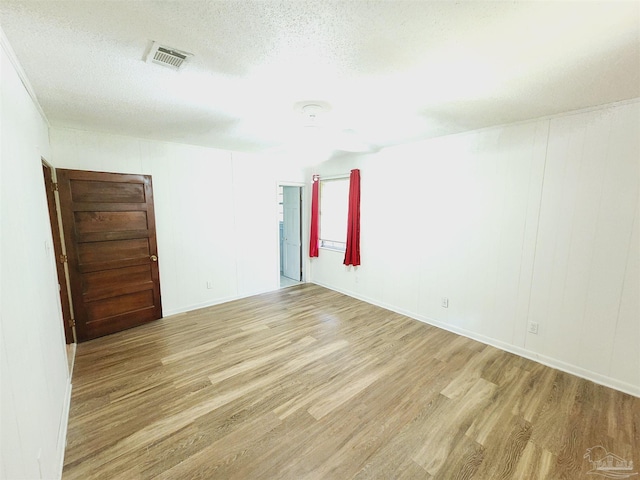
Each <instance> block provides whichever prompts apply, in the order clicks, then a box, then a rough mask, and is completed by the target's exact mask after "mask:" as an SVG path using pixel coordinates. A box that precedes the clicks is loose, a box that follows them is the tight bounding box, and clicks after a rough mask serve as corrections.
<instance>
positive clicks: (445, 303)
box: [440, 297, 449, 308]
mask: <svg viewBox="0 0 640 480" xmlns="http://www.w3.org/2000/svg"><path fill="white" fill-rule="evenodd" d="M440 305H442V308H449V299H448V298H447V297H442V302H440Z"/></svg>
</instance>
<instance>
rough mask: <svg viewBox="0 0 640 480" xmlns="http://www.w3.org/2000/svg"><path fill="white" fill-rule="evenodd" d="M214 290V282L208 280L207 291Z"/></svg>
mask: <svg viewBox="0 0 640 480" xmlns="http://www.w3.org/2000/svg"><path fill="white" fill-rule="evenodd" d="M212 288H213V282H212V281H211V280H207V289H208V290H211V289H212Z"/></svg>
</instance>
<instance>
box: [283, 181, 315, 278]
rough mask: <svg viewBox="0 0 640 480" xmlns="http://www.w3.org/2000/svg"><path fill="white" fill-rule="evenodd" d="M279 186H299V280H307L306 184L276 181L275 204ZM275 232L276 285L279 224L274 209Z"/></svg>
mask: <svg viewBox="0 0 640 480" xmlns="http://www.w3.org/2000/svg"><path fill="white" fill-rule="evenodd" d="M280 187H299V188H300V230H301V232H300V250H301V251H300V254H301V256H302V258H301V260H300V268H301V269H302V275H301V277H302V278H301V280H300V282H302V283H305V282H307V278H308V277H307V272H308V271H309V270H308V265H309V258H308V256H307V255H305V245H306V244H307V243H308V242H309V234H308V230H309V229H308V220H307V219H308V216H307V188H306V187H307V185H306V184H305V183H304V182H288V181H278V182H277V183H276V188H275V198H276V206H277V205H278V190H279V189H280ZM275 220H276V221H275V222H274V223H275V233H276V239H277V240H278V241H277V242H276V245H277V246H278V247H277V250H278V262H277V265H276V274H277V283H276V285H278V286H279V285H280V225H279V219H278V210H277V209H276V216H275Z"/></svg>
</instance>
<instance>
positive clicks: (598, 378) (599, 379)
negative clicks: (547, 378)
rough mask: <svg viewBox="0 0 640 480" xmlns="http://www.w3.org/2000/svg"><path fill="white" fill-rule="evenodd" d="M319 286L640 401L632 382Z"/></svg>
mask: <svg viewBox="0 0 640 480" xmlns="http://www.w3.org/2000/svg"><path fill="white" fill-rule="evenodd" d="M311 283H314V284H316V285H320V286H321V287H324V288H328V289H329V290H333V291H335V292H338V293H342V294H344V295H347V296H349V297H352V298H356V299H358V300H361V301H363V302H366V303H370V304H371V305H375V306H377V307H381V308H384V309H386V310H389V311H392V312H394V313H399V314H401V315H405V316H407V317H409V318H413V319H414V320H418V321H420V322H423V323H426V324H429V325H432V326H434V327H438V328H442V329H443V330H447V331H449V332H451V333H455V334H457V335H462V336H463V337H467V338H470V339H472V340H476V341H478V342H480V343H484V344H485V345H490V346H492V347H495V348H499V349H500V350H504V351H505V352H509V353H513V354H515V355H518V356H520V357H524V358H527V359H529V360H533V361H534V362H537V363H540V364H542V365H546V366H547V367H551V368H555V369H557V370H560V371H563V372H565V373H570V374H571V375H575V376H577V377H580V378H584V379H586V380H590V381H592V382H595V383H597V384H599V385H604V386H605V387H609V388H613V389H615V390H619V391H621V392H623V393H628V394H629V395H633V396H634V397H639V398H640V387H638V386H636V385H632V384H630V383H626V382H622V381H620V380H616V379H615V378H611V377H608V376H606V375H602V374H600V373H596V372H592V371H590V370H586V369H584V368H581V367H578V366H577V365H573V364H570V363H565V362H563V361H561V360H557V359H555V358H552V357H547V356H545V355H540V354H538V353H536V352H533V351H531V350H527V349H526V348H522V347H518V346H516V345H512V344H509V343H506V342H502V341H500V340H496V339H494V338H491V337H485V336H484V335H480V334H478V333H475V332H471V331H469V330H466V329H464V328H459V327H456V326H453V325H449V324H447V323H444V322H440V321H438V320H434V319H432V318H429V317H425V316H422V315H417V314H415V313H413V312H409V311H406V310H404V309H401V308H397V307H395V306H393V305H389V304H386V303H384V302H379V301H377V300H375V299H373V298H370V297H367V296H364V295H360V294H358V293H355V292H350V291H347V290H342V289H339V288H335V287H332V286H330V285H326V284H324V283H321V282H316V281H312V282H311Z"/></svg>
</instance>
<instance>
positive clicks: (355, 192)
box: [344, 169, 360, 267]
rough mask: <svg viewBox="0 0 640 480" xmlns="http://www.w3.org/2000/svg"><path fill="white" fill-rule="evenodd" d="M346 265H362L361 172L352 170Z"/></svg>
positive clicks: (345, 255)
mask: <svg viewBox="0 0 640 480" xmlns="http://www.w3.org/2000/svg"><path fill="white" fill-rule="evenodd" d="M344 264H345V265H353V266H354V267H355V266H357V265H360V170H358V169H355V170H351V177H350V178H349V217H348V219H347V251H346V252H345V254H344Z"/></svg>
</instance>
